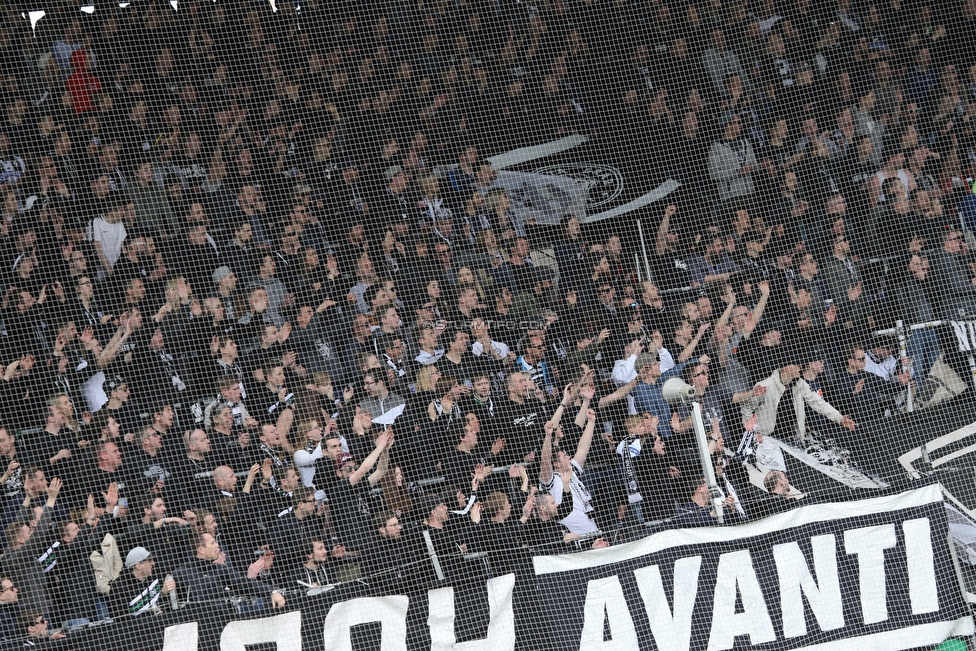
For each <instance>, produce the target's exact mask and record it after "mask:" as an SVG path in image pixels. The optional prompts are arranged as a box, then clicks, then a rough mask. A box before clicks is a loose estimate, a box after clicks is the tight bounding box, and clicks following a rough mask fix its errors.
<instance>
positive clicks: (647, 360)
mask: <svg viewBox="0 0 976 651" xmlns="http://www.w3.org/2000/svg"><path fill="white" fill-rule="evenodd" d="M656 361H658V356H657V352H653V353H641V354H640V355H638V356H637V362H636V363H635V364H634V370H635V371H637V372H640V370H641V369H642V368H644V367H645V366H650V365H651V364H653V363H654V362H656Z"/></svg>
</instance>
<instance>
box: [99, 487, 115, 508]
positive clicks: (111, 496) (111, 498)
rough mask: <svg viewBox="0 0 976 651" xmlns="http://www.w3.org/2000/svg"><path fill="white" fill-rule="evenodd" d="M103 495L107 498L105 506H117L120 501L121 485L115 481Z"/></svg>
mask: <svg viewBox="0 0 976 651" xmlns="http://www.w3.org/2000/svg"><path fill="white" fill-rule="evenodd" d="M102 497H103V498H105V506H107V507H108V508H110V509H111V508H115V506H116V505H118V503H119V485H118V484H116V483H115V482H114V481H113V482H112V483H111V484H109V485H108V491H106V492H104V493H102Z"/></svg>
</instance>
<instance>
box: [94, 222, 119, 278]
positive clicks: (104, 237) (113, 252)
mask: <svg viewBox="0 0 976 651" xmlns="http://www.w3.org/2000/svg"><path fill="white" fill-rule="evenodd" d="M87 235H88V238H87V239H88V240H90V241H92V242H101V243H102V253H104V254H105V259H106V260H108V264H109V266H110V267H112V268H115V262H116V261H117V260H118V259H119V256H120V255H122V242H123V241H124V240H125V236H126V232H125V224H124V223H122V222H121V221H120V222H119V223H118V224H110V223H108V222H107V221H105V220H104V219H102V218H101V217H96V218H95V219H93V220H91V223H90V224H89V225H88V233H87Z"/></svg>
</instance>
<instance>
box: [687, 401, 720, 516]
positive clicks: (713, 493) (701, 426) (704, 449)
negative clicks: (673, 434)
mask: <svg viewBox="0 0 976 651" xmlns="http://www.w3.org/2000/svg"><path fill="white" fill-rule="evenodd" d="M691 422H692V425H693V426H694V429H695V442H697V443H698V457H699V460H700V461H701V465H702V471H703V472H704V474H705V481H706V482H707V483H708V496H709V497H711V498H712V505H713V506H714V507H715V518H716V519H717V520H718V523H719V524H724V523H725V520H724V518H723V514H722V493H721V492H719V490H718V481H716V479H715V468H714V467H713V466H712V455H710V454H709V453H708V436H706V435H705V423H704V422H703V421H702V412H701V403H700V402H698V401H697V400H696V401H695V402H693V403H691Z"/></svg>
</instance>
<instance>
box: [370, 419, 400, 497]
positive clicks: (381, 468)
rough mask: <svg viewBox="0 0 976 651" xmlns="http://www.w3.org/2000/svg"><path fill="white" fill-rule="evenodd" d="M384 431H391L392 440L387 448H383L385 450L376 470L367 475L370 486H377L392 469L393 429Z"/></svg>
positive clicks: (381, 454)
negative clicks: (391, 447)
mask: <svg viewBox="0 0 976 651" xmlns="http://www.w3.org/2000/svg"><path fill="white" fill-rule="evenodd" d="M384 433H389V434H390V435H391V436H390V442H389V443H388V444H387V446H386V447H385V448H383V451H382V452H381V453H380V460H379V461H378V462H377V464H376V470H374V471H373V472H371V473H370V474H369V477H367V479H366V481H368V482H369V485H370V486H375V485H376V484H378V483H380V480H381V479H383V477H385V476H386V473H387V471H388V470H389V469H390V446H392V445H393V437H392V433H393V431H392V430H387V432H384Z"/></svg>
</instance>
